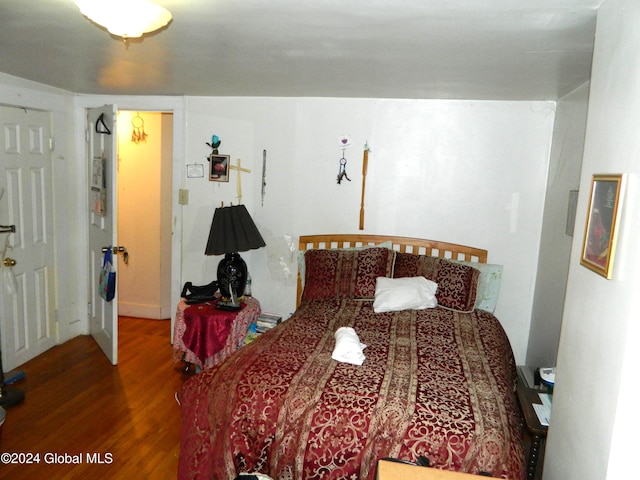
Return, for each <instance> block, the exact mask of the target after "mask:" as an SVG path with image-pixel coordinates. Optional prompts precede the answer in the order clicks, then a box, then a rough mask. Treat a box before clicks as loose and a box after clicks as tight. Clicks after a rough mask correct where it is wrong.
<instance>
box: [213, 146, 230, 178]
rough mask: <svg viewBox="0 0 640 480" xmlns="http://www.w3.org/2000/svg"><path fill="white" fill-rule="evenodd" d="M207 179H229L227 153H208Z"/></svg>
mask: <svg viewBox="0 0 640 480" xmlns="http://www.w3.org/2000/svg"><path fill="white" fill-rule="evenodd" d="M209 180H211V181H212V182H228V181H229V155H218V154H217V153H212V154H211V155H209Z"/></svg>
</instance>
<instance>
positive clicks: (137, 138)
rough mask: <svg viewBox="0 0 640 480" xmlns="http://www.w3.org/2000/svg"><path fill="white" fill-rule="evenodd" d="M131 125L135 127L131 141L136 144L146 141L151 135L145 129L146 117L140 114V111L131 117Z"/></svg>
mask: <svg viewBox="0 0 640 480" xmlns="http://www.w3.org/2000/svg"><path fill="white" fill-rule="evenodd" d="M131 127H132V128H133V132H132V133H131V141H132V142H133V143H135V144H138V143H142V142H145V143H146V142H147V137H148V136H149V135H147V133H146V132H145V131H144V119H143V118H142V117H141V116H140V113H139V112H138V113H137V114H136V116H135V117H133V118H132V119H131Z"/></svg>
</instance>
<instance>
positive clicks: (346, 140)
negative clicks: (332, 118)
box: [338, 135, 351, 185]
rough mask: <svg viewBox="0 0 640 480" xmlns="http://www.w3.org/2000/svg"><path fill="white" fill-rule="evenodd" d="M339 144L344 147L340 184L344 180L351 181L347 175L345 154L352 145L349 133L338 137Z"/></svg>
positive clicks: (339, 177) (340, 168) (339, 175)
mask: <svg viewBox="0 0 640 480" xmlns="http://www.w3.org/2000/svg"><path fill="white" fill-rule="evenodd" d="M338 145H339V146H340V148H342V158H341V159H340V166H339V168H338V185H340V184H341V183H342V180H345V179H346V180H348V181H351V179H350V178H349V177H348V176H347V159H346V158H345V156H344V151H345V150H346V149H347V148H349V147H350V146H351V137H350V136H349V135H342V136H341V137H340V138H339V139H338Z"/></svg>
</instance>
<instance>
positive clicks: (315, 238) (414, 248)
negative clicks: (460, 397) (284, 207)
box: [296, 233, 487, 305]
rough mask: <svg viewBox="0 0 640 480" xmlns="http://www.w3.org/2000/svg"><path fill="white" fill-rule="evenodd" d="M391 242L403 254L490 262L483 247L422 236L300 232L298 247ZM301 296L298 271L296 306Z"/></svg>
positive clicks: (349, 246) (309, 247)
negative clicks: (305, 233) (301, 233)
mask: <svg viewBox="0 0 640 480" xmlns="http://www.w3.org/2000/svg"><path fill="white" fill-rule="evenodd" d="M384 242H391V245H393V249H394V250H396V251H398V252H403V253H415V254H416V255H428V256H431V257H441V258H451V259H454V260H464V261H467V262H477V263H487V251H486V250H483V249H481V248H474V247H467V246H465V245H457V244H455V243H447V242H438V241H436V240H425V239H422V238H411V237H393V236H390V235H364V234H360V233H355V234H324V235H301V236H300V241H299V242H298V249H299V250H300V251H304V250H317V249H323V248H324V249H331V248H353V247H362V246H366V245H378V244H381V243H384ZM301 297H302V279H301V278H300V272H298V294H297V301H296V305H300V298H301Z"/></svg>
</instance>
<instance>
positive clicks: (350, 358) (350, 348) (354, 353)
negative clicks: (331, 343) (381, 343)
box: [331, 327, 367, 365]
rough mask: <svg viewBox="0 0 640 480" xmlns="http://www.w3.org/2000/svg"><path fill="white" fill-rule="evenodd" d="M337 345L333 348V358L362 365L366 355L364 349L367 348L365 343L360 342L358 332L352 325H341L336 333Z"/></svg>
mask: <svg viewBox="0 0 640 480" xmlns="http://www.w3.org/2000/svg"><path fill="white" fill-rule="evenodd" d="M334 336H335V337H336V346H335V348H334V349H333V353H332V354H331V358H333V359H334V360H337V361H338V362H345V363H351V364H353V365H362V363H363V362H364V359H365V356H364V353H362V351H363V350H364V349H365V348H367V346H366V345H365V344H364V343H360V339H359V338H358V334H357V333H356V331H355V330H354V329H353V328H352V327H340V328H339V329H338V330H336V333H335V334H334Z"/></svg>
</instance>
